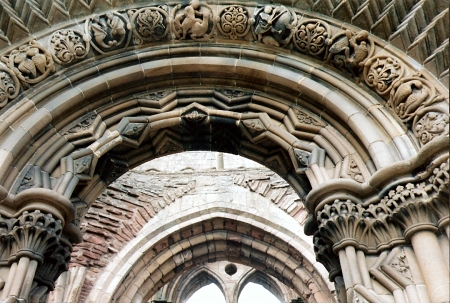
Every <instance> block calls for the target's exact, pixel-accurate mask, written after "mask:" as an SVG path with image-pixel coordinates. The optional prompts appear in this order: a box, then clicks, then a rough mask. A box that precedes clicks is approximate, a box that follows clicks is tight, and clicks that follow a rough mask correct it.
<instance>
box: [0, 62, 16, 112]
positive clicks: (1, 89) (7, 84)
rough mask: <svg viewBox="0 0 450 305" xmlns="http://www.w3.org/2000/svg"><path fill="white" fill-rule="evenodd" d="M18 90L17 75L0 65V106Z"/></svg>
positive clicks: (13, 96)
mask: <svg viewBox="0 0 450 305" xmlns="http://www.w3.org/2000/svg"><path fill="white" fill-rule="evenodd" d="M19 92H20V83H19V79H18V78H17V76H16V75H15V74H14V73H13V72H12V71H11V70H10V69H8V68H6V67H4V66H1V65H0V108H3V107H5V106H6V104H8V102H9V101H10V100H12V99H13V98H15V97H16V96H17V95H18V94H19Z"/></svg>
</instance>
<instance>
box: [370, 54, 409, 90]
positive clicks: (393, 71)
mask: <svg viewBox="0 0 450 305" xmlns="http://www.w3.org/2000/svg"><path fill="white" fill-rule="evenodd" d="M403 70H404V68H403V66H402V64H401V63H400V62H399V61H398V59H396V58H392V57H388V56H379V57H372V58H370V59H368V60H367V61H366V63H365V65H364V72H363V73H364V80H365V82H366V84H367V85H369V86H370V87H372V88H375V90H376V92H377V93H378V94H380V95H385V94H387V93H388V92H389V91H390V90H391V89H392V87H393V85H394V82H395V81H396V80H397V79H399V78H401V77H402V75H403Z"/></svg>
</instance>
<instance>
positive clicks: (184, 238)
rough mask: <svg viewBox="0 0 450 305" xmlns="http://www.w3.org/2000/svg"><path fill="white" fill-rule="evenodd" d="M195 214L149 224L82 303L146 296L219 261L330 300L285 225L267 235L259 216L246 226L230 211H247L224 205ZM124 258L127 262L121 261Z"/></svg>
mask: <svg viewBox="0 0 450 305" xmlns="http://www.w3.org/2000/svg"><path fill="white" fill-rule="evenodd" d="M235 208H236V206H235ZM274 208H275V209H276V207H274ZM280 212H281V211H280ZM197 214H198V212H194V213H193V215H191V214H188V215H184V216H182V218H181V219H178V218H174V219H173V221H174V222H177V223H178V225H177V226H172V227H171V229H169V230H162V229H161V228H159V229H158V228H157V227H154V228H153V227H152V228H150V227H149V228H148V229H147V231H148V233H145V232H146V231H145V229H144V230H143V231H142V234H143V235H142V237H145V238H144V239H141V240H136V241H135V242H134V243H133V245H129V246H127V247H126V248H124V249H123V250H122V251H121V254H120V255H119V256H117V257H116V258H115V259H114V261H113V262H111V266H109V267H108V271H107V272H104V273H103V274H102V275H101V278H99V280H98V281H97V284H96V287H94V289H93V290H92V292H91V294H90V296H89V299H88V301H90V302H91V301H92V302H100V301H101V302H109V301H115V302H124V301H126V302H130V301H133V300H142V301H143V300H147V299H149V298H150V297H151V296H152V295H153V294H155V293H156V292H157V291H158V290H159V289H160V288H161V287H163V286H164V285H165V284H166V283H168V282H169V281H170V280H171V279H172V278H173V277H174V276H175V275H176V274H177V273H179V272H190V270H192V268H195V267H196V266H201V265H202V264H204V263H208V262H214V261H222V260H228V261H230V262H236V263H239V264H243V265H247V266H250V267H253V268H256V269H258V270H261V271H263V272H266V273H268V274H271V275H272V276H274V277H276V278H277V279H278V280H280V281H281V282H283V283H284V284H285V285H287V286H289V287H291V288H292V289H294V291H296V293H298V294H299V295H301V296H302V298H303V299H305V300H308V301H309V302H323V301H328V302H329V301H332V300H333V297H332V295H331V294H330V292H329V287H328V286H327V284H326V281H324V279H323V278H322V276H320V275H319V272H318V271H317V270H316V271H315V272H310V271H309V270H312V269H315V268H317V267H314V266H313V264H312V263H311V262H310V259H312V260H313V258H312V257H311V256H310V254H309V250H308V249H306V248H304V247H305V246H306V242H305V241H301V240H299V239H298V238H295V240H297V241H294V240H291V237H289V236H292V233H291V232H289V229H288V228H285V229H282V230H281V231H282V232H283V233H281V232H280V233H278V234H276V235H273V234H271V233H270V232H269V231H268V228H269V227H271V226H273V224H271V223H265V224H263V223H260V222H259V220H261V221H264V220H263V219H259V217H256V219H255V220H253V222H252V224H249V223H247V222H246V221H245V220H244V219H243V220H242V221H239V220H236V219H235V218H236V215H244V216H245V215H246V214H247V212H245V209H244V211H243V210H240V209H234V208H229V209H228V211H227V212H217V211H216V210H215V209H211V210H209V209H206V210H202V211H201V212H200V214H201V215H200V216H195V215H197ZM172 218H173V217H171V218H170V219H172ZM170 219H168V221H169V224H170V223H171V221H172V220H170ZM180 221H181V222H180ZM159 227H160V226H159ZM150 230H151V231H150ZM195 232H196V233H195ZM285 234H286V235H285ZM287 234H289V235H287ZM136 247H138V248H136ZM138 249H139V250H138ZM124 259H126V260H127V262H128V263H127V264H124V263H123V262H122V261H123V260H124ZM311 268H312V269H311ZM117 274H123V275H124V276H123V277H121V280H120V281H111V279H113V278H115V277H116V276H117Z"/></svg>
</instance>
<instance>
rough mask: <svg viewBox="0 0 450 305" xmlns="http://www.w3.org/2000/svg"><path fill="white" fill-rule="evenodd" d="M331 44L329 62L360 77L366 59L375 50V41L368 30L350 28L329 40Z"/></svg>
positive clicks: (328, 55)
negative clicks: (354, 30)
mask: <svg viewBox="0 0 450 305" xmlns="http://www.w3.org/2000/svg"><path fill="white" fill-rule="evenodd" d="M327 43H328V45H329V46H330V47H329V49H328V54H327V62H328V63H330V64H332V65H333V66H335V67H336V68H338V69H340V70H342V71H347V72H350V73H352V74H353V75H354V76H355V77H359V75H360V74H361V72H362V71H363V69H364V64H365V62H366V60H367V59H368V58H369V57H371V56H372V54H373V52H374V49H375V47H374V43H373V41H372V40H371V39H369V33H368V32H367V31H364V30H363V31H359V32H352V31H350V30H349V29H347V30H345V31H344V32H340V33H338V34H337V35H336V36H334V37H333V38H332V39H330V40H329V41H328V42H327Z"/></svg>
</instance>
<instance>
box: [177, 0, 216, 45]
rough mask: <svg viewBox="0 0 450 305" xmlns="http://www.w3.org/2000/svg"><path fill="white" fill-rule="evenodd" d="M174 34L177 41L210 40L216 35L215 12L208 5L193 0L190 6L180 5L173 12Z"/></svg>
mask: <svg viewBox="0 0 450 305" xmlns="http://www.w3.org/2000/svg"><path fill="white" fill-rule="evenodd" d="M172 17H173V20H174V21H173V33H174V34H175V36H176V38H177V39H181V40H183V39H188V38H191V39H193V40H199V39H201V40H208V39H210V38H211V37H212V36H213V34H214V32H213V31H214V28H215V19H214V18H213V10H212V9H211V7H210V6H209V5H207V4H203V3H200V1H198V0H191V1H190V2H189V5H187V6H184V7H183V6H182V5H181V4H178V5H177V6H176V7H175V8H174V9H173V11H172Z"/></svg>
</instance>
